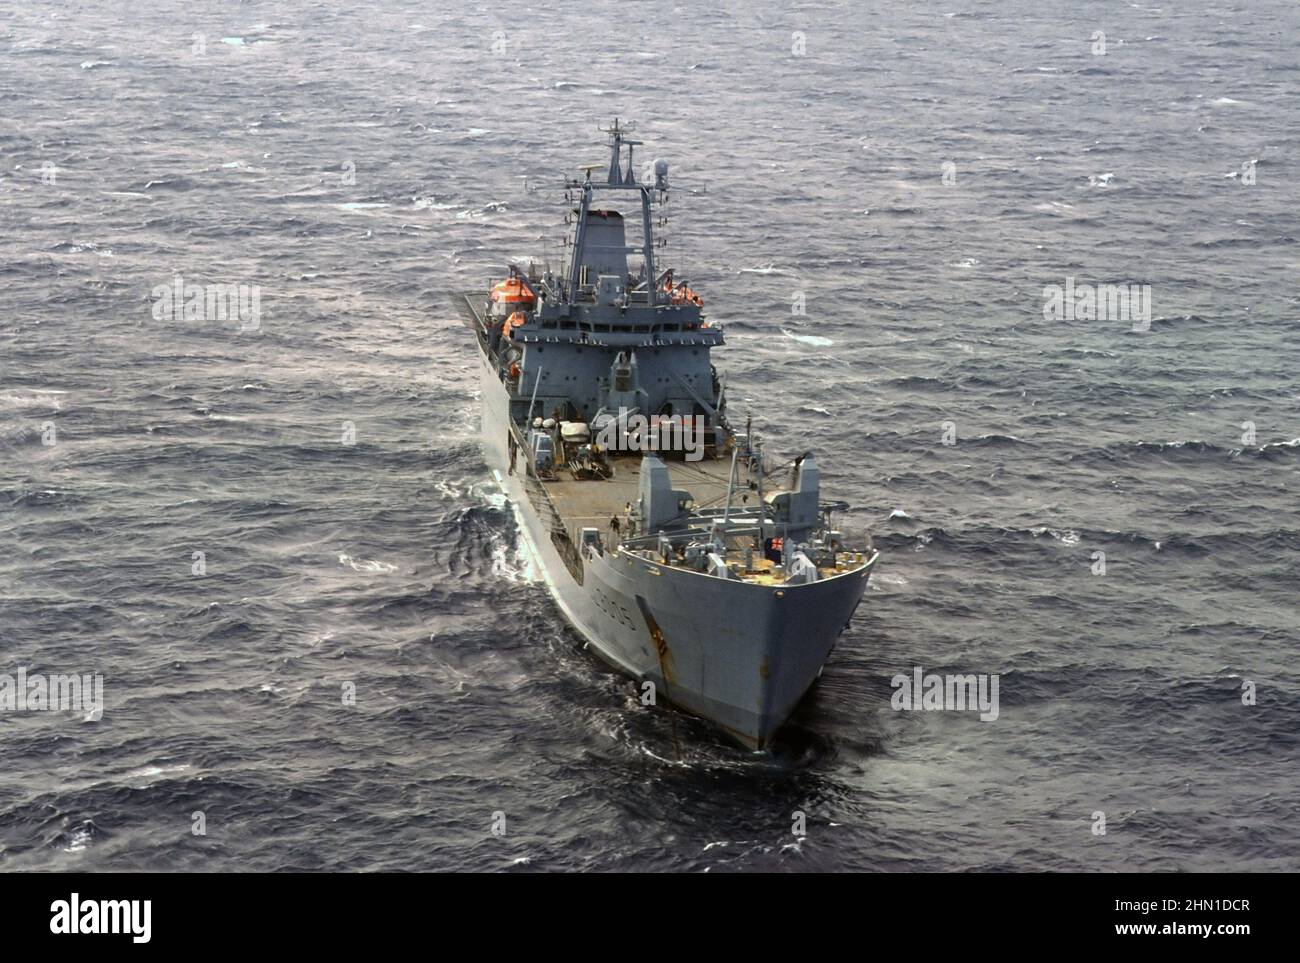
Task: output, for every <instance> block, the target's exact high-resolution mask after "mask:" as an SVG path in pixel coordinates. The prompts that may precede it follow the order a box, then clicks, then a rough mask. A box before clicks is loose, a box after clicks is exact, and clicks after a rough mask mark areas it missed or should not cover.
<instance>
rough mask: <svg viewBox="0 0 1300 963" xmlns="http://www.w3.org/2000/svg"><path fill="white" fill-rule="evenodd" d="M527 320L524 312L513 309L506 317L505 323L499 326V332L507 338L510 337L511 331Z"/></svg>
mask: <svg viewBox="0 0 1300 963" xmlns="http://www.w3.org/2000/svg"><path fill="white" fill-rule="evenodd" d="M527 321H528V316H527V315H526V314H524V312H522V311H515V312H513V313H511V315H510V317H508V318H506V323H505V324H503V325H502V326H501V333H502V334H504V335H505V336H506V337H507V338H509V337H511V332H513V331H514V329H515V328H517V327H519V326H520V325H521V324H524V323H525V322H527Z"/></svg>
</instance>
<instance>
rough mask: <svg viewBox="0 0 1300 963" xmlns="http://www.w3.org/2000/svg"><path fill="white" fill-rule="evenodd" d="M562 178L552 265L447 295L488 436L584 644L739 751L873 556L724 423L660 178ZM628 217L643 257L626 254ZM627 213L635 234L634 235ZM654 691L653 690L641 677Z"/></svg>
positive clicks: (613, 163) (856, 596) (805, 470)
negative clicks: (670, 245)
mask: <svg viewBox="0 0 1300 963" xmlns="http://www.w3.org/2000/svg"><path fill="white" fill-rule="evenodd" d="M603 130H604V132H605V133H607V134H608V138H609V151H610V160H609V169H608V173H607V175H606V176H605V177H604V178H603V179H600V178H597V179H593V177H592V173H593V170H601V169H603V168H604V165H603V164H600V165H594V166H591V167H587V168H584V170H585V177H583V178H582V179H574V180H570V181H569V182H568V183H567V184H566V185H565V189H566V194H567V200H568V201H569V202H570V204H571V205H573V206H572V207H571V208H570V212H569V216H568V218H567V220H568V221H569V223H570V224H571V225H572V227H571V230H570V232H569V233H568V237H567V238H566V248H567V254H566V257H565V260H566V261H567V263H566V264H565V265H564V266H563V269H562V273H553V272H552V270H551V269H550V267H549V266H548V265H546V264H538V263H536V262H534V263H530V264H527V265H522V266H521V265H514V264H512V265H509V267H508V270H509V273H508V275H507V276H506V277H504V278H499V279H495V280H494V283H493V282H490V284H489V289H488V292H487V294H486V296H485V295H484V294H481V293H471V294H464V295H461V296H460V297H458V299H457V301H458V308H459V310H460V312H461V314H462V315H463V318H464V320H465V323H466V324H467V325H468V326H469V327H470V328H471V329H472V330H473V331H474V334H475V336H476V339H477V343H478V357H479V362H480V365H481V368H482V403H483V444H484V447H485V449H486V455H487V460H488V464H489V467H490V468H491V470H492V474H493V476H494V477H495V479H496V481H497V482H499V483H500V485H501V487H502V488H503V490H504V491H505V494H506V496H507V498H508V499H509V501H510V503H511V505H512V506H513V508H514V511H515V514H516V516H517V519H518V522H519V528H520V531H521V533H522V537H523V541H524V542H525V544H526V546H527V550H528V552H529V553H530V554H531V556H532V562H533V567H534V568H535V570H536V572H537V573H538V574H539V575H540V577H541V579H542V580H543V581H544V582H545V584H546V586H547V587H548V588H549V590H550V592H551V594H552V595H553V596H554V598H555V601H556V603H557V605H558V606H559V609H560V611H561V612H562V613H563V614H564V616H565V617H566V618H567V619H568V621H569V622H570V623H571V624H572V625H573V627H574V628H575V629H576V630H577V631H578V632H579V633H580V634H581V635H582V636H583V637H584V638H585V639H586V641H587V643H588V644H589V646H590V648H592V649H594V650H595V651H596V652H597V653H598V654H599V655H600V656H601V657H603V658H604V659H605V660H606V661H607V662H609V663H610V664H611V665H613V666H615V667H616V668H618V669H620V670H622V671H623V672H625V673H627V674H628V675H630V676H632V677H634V678H636V679H637V680H639V681H640V683H641V693H642V696H643V701H647V702H648V701H649V699H648V698H646V697H647V696H651V695H653V697H654V704H662V703H663V702H665V701H666V702H669V703H671V704H673V705H675V706H677V707H679V708H680V709H683V710H686V711H688V712H690V713H693V714H694V715H697V716H700V717H702V718H704V719H707V720H709V721H711V722H713V723H714V724H716V725H717V726H719V727H721V729H722V730H723V731H725V732H726V733H728V734H729V735H730V736H732V737H733V738H734V739H736V740H738V741H739V742H740V743H741V744H742V745H744V746H747V747H749V748H751V749H762V748H763V747H765V746H766V745H767V744H768V743H769V740H770V739H771V737H772V734H773V733H774V731H775V730H777V729H778V728H779V727H780V726H781V724H782V723H784V722H785V720H786V719H787V718H788V717H789V715H790V713H791V712H792V711H793V710H794V708H795V706H796V705H797V704H798V702H799V700H800V699H801V698H802V697H803V695H804V694H805V692H807V690H808V688H809V686H810V685H812V683H813V681H814V680H815V679H816V678H817V677H818V676H819V675H820V674H821V670H822V666H823V665H824V663H825V661H826V658H827V656H828V655H829V654H830V651H831V649H832V647H833V646H834V644H835V641H836V639H837V637H838V636H839V634H840V633H841V632H842V631H843V630H844V629H845V628H846V627H847V626H848V624H849V620H850V619H851V618H852V616H853V613H854V611H855V610H856V608H857V606H858V603H859V602H860V601H861V599H862V595H863V592H864V591H865V590H866V587H867V579H868V577H869V575H870V574H871V570H872V567H873V566H874V565H875V562H876V558H877V553H876V552H875V551H873V549H872V547H871V545H870V542H869V540H868V542H867V543H866V544H865V545H861V546H859V547H857V548H853V547H850V546H849V545H847V544H845V542H844V540H843V539H842V537H841V533H840V532H838V531H836V530H835V529H834V528H833V527H832V525H831V512H832V511H833V510H839V509H841V508H843V507H844V506H843V505H842V504H840V505H833V504H828V503H825V502H823V501H822V500H821V486H820V480H819V473H818V469H817V464H816V460H815V459H814V457H813V456H812V455H811V454H804V455H802V456H800V457H799V458H796V459H794V461H793V462H786V463H783V464H771V463H769V461H768V460H766V459H765V458H764V455H763V448H762V445H761V443H760V441H759V439H758V438H757V436H756V435H755V434H754V433H753V432H752V431H751V430H750V429H749V427H748V425H747V426H746V428H745V430H744V431H743V432H742V431H738V430H737V429H736V426H733V424H732V423H731V422H730V421H729V420H728V417H727V405H726V393H725V385H724V381H723V379H722V378H721V377H720V376H719V375H718V373H717V370H716V369H715V368H714V366H713V365H712V364H711V362H710V351H711V349H713V348H715V347H718V346H720V345H722V344H723V330H722V327H721V326H720V325H719V324H717V323H711V322H710V321H709V320H707V317H706V315H705V313H704V310H703V303H704V302H703V298H702V297H701V296H700V295H699V294H697V293H696V292H695V291H694V290H692V289H691V287H690V286H689V285H688V284H687V283H686V279H685V278H683V277H681V276H679V275H674V272H673V271H672V270H664V271H662V272H659V271H658V269H657V267H656V254H657V252H658V251H659V250H660V248H659V247H657V245H656V239H655V227H656V222H659V223H662V220H661V218H662V213H661V212H662V210H663V205H665V204H666V202H667V200H668V165H667V164H666V163H665V162H663V161H655V162H654V164H653V166H652V167H650V168H648V169H647V170H646V172H645V175H644V176H645V178H646V179H647V180H648V179H649V178H650V177H651V172H652V176H653V180H652V182H649V183H642V182H639V181H638V180H637V177H636V174H635V168H634V166H633V158H632V152H633V150H634V148H635V147H636V146H638V145H639V144H640V143H641V142H640V141H636V140H632V139H631V138H630V136H629V134H630V129H629V127H628V126H627V125H624V126H622V127H620V126H619V125H618V122H617V121H615V122H614V125H613V126H612V127H610V128H605V129H603ZM629 219H630V220H632V222H633V223H632V227H633V232H634V234H639V235H640V236H639V238H636V240H638V241H639V243H636V244H629V243H628V238H627V231H626V230H625V224H626V223H627V221H628V220H629ZM638 221H639V224H638V223H637V222H638ZM646 682H650V683H653V688H651V687H649V686H646V685H645V683H646Z"/></svg>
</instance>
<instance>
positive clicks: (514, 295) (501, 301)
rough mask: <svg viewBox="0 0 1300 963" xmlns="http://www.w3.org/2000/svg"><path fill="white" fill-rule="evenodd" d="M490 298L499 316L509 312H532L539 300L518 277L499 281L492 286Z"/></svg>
mask: <svg viewBox="0 0 1300 963" xmlns="http://www.w3.org/2000/svg"><path fill="white" fill-rule="evenodd" d="M490 297H491V301H492V307H493V310H494V311H495V312H496V313H497V314H498V315H504V314H506V313H507V312H509V311H520V310H523V311H531V310H532V309H533V306H534V305H535V304H536V303H537V298H536V297H534V296H533V293H532V292H531V291H529V290H528V288H526V287H524V282H523V280H522V279H520V278H517V277H512V278H506V280H504V281H498V282H497V283H496V284H494V285H493V286H492V294H491V295H490Z"/></svg>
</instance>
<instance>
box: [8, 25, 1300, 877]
mask: <svg viewBox="0 0 1300 963" xmlns="http://www.w3.org/2000/svg"><path fill="white" fill-rule="evenodd" d="M1099 32H1100V33H1101V34H1104V37H1102V36H1099V35H1098V33H1099ZM1297 36H1300V9H1298V8H1297V7H1296V5H1295V4H1294V3H1291V2H1283V0H1257V2H1246V0H1227V2H1219V3H1216V2H1194V3H1180V4H1177V5H1176V6H1175V5H1171V4H1157V3H1155V2H1149V3H1107V4H1104V5H1103V4H1097V5H1094V7H1093V8H1092V9H1089V10H1088V11H1086V12H1084V11H1081V10H1080V9H1079V7H1078V5H1077V4H1070V3H1063V2H1045V3H1044V2H1033V3H1030V2H1026V0H1011V2H1006V3H977V2H974V0H953V2H946V3H940V4H935V5H925V7H924V8H921V7H920V6H919V5H911V4H899V3H890V4H886V3H862V4H814V3H795V4H784V3H781V4H778V3H773V2H771V0H755V2H749V0H746V2H739V0H737V2H730V3H720V4H715V5H709V9H707V10H705V9H698V8H697V7H696V6H695V5H687V4H682V5H673V4H669V3H655V2H645V3H628V2H613V0H591V2H589V3H585V4H583V5H582V6H581V16H579V15H578V12H577V9H576V8H575V9H574V10H573V11H570V12H564V11H558V10H556V9H555V8H554V7H552V6H547V5H542V6H535V7H531V8H529V7H522V8H521V7H515V6H509V5H490V4H475V5H463V6H462V5H454V6H453V7H452V8H451V9H444V7H443V5H430V4H422V3H415V2H413V0H394V2H384V3H379V2H375V0H371V2H362V3H355V4H346V5H344V4H327V3H285V2H279V3H269V2H268V3H262V2H245V3H240V4H224V3H216V2H213V0H201V2H186V3H180V2H176V0H161V2H158V3H153V4H147V5H143V6H139V5H137V6H136V7H131V8H124V7H123V6H122V5H121V4H119V3H111V2H106V0H104V2H60V3H54V4H41V5H36V4H20V5H15V6H13V9H11V10H9V11H8V12H7V14H6V17H5V23H4V25H3V26H0V96H2V97H3V100H4V102H5V104H6V110H5V116H4V117H3V118H2V119H0V228H2V229H0V673H11V674H12V673H15V672H16V671H17V670H18V669H19V668H26V669H27V670H28V671H29V672H45V673H55V672H78V673H98V674H101V675H102V676H103V679H104V692H105V710H104V713H103V718H102V719H100V720H99V721H88V720H86V719H84V718H83V717H82V715H81V714H79V713H50V712H4V713H2V714H0V758H2V759H3V765H2V766H0V869H3V870H33V869H57V870H109V869H118V870H123V869H129V870H137V869H162V870H223V871H233V870H361V871H368V870H435V869H472V870H489V871H495V870H511V869H516V870H520V869H522V870H673V871H688V872H700V871H735V870H783V871H809V870H814V871H815V870H929V871H948V870H957V871H960V870H1089V871H1114V870H1155V869H1159V870H1219V869H1223V870H1261V871H1262V870H1290V871H1295V870H1300V793H1298V791H1297V790H1298V789H1300V786H1298V781H1300V775H1298V774H1300V751H1298V749H1297V732H1298V731H1300V669H1297V655H1298V654H1300V653H1298V650H1300V645H1298V643H1297V638H1298V635H1300V629H1298V623H1300V618H1298V608H1300V606H1298V604H1297V603H1298V599H1300V592H1298V588H1300V571H1298V563H1297V558H1298V550H1300V507H1298V506H1297V491H1300V478H1298V477H1297V468H1298V466H1300V461H1298V459H1300V383H1298V382H1297V377H1296V372H1297V368H1298V362H1300V348H1298V347H1297V341H1298V335H1300V303H1298V299H1297V278H1298V277H1300V246H1298V245H1297V236H1300V225H1298V224H1297V215H1298V212H1300V188H1298V186H1297V185H1298V184H1300V166H1298V162H1297V154H1298V152H1300V125H1298V124H1297V122H1296V121H1297V99H1296V90H1297V85H1298V84H1300V62H1298V57H1297V47H1296V39H1297ZM614 117H619V118H621V119H623V120H635V121H637V122H638V125H639V126H638V127H637V133H638V136H639V137H640V138H641V139H642V140H644V141H645V146H643V147H642V148H640V151H641V153H639V154H638V157H639V158H641V159H642V160H649V159H651V158H654V157H663V158H665V159H667V160H669V162H670V164H671V165H672V167H671V173H670V179H671V180H672V182H673V185H674V190H673V200H672V202H671V206H672V210H673V217H672V221H671V227H670V230H669V232H668V236H669V241H670V248H669V251H670V263H672V264H674V265H676V266H677V267H678V268H679V270H682V271H685V272H687V273H688V274H689V275H690V277H691V278H692V286H693V287H695V288H696V289H697V290H699V291H701V292H702V293H703V295H704V297H705V299H706V305H707V310H708V313H709V315H710V317H712V318H713V319H714V320H715V321H718V322H721V323H723V324H724V325H725V326H726V331H727V337H728V346H727V347H726V348H725V349H722V350H720V351H718V352H717V353H716V355H715V361H716V363H717V364H718V365H719V368H720V369H722V370H725V371H726V373H727V376H728V379H729V384H730V391H731V411H732V413H733V416H736V415H740V416H743V415H745V414H746V413H748V414H750V415H752V417H753V419H754V424H755V427H756V429H757V430H759V431H760V432H761V433H762V434H763V435H764V437H765V438H766V439H767V444H768V447H769V450H771V451H775V452H779V453H784V454H786V455H793V454H796V453H798V452H799V451H802V450H804V449H805V448H809V447H812V448H813V449H814V450H815V451H817V452H818V454H819V456H820V463H821V466H822V469H823V484H824V486H825V488H826V489H827V494H828V495H829V496H830V497H832V498H838V499H843V500H845V501H848V502H850V503H851V505H852V506H853V507H852V508H851V510H849V511H848V512H847V513H845V515H844V516H843V519H842V525H843V527H844V528H845V529H846V531H848V532H849V533H851V534H853V535H861V534H863V533H865V532H867V531H870V532H872V533H873V534H874V536H875V539H876V544H877V547H878V548H880V549H881V551H882V559H881V561H880V563H879V565H878V567H877V569H876V574H875V575H874V576H873V578H872V581H871V588H870V591H869V593H868V595H867V598H866V600H865V602H864V604H863V605H862V606H861V607H860V608H859V611H858V614H857V616H856V617H855V619H854V621H853V623H852V626H851V627H850V629H849V630H848V631H847V632H846V633H845V634H844V636H843V637H842V639H841V641H840V643H839V645H838V647H837V648H836V650H835V652H834V653H833V655H832V657H831V659H830V662H829V663H828V665H827V667H826V670H825V674H824V675H823V677H822V679H821V680H820V682H819V683H818V684H817V686H816V687H815V688H814V689H813V691H812V692H811V693H810V695H809V697H808V698H807V699H806V700H805V702H804V704H803V705H802V706H801V707H800V709H799V710H798V712H797V713H796V715H795V718H794V719H793V720H792V722H791V724H790V725H789V726H788V727H787V729H786V730H785V732H784V733H783V734H782V737H781V739H780V740H779V743H778V745H777V746H776V747H775V749H774V750H773V751H772V752H770V753H764V754H752V753H746V752H742V751H740V750H738V749H736V748H734V747H732V746H731V745H729V744H728V743H726V742H724V741H723V740H721V739H720V738H719V737H718V736H716V735H715V734H714V733H713V732H712V731H711V730H710V729H709V728H708V727H707V726H705V725H703V724H701V723H699V722H697V721H694V720H692V719H690V718H687V717H684V716H680V715H675V714H672V713H665V712H662V711H648V710H643V709H642V708H641V706H640V703H639V702H638V700H637V691H636V689H635V686H634V683H632V682H631V681H629V680H626V679H624V678H622V677H620V676H618V675H616V674H613V673H611V672H610V671H608V670H607V669H605V668H604V667H603V666H602V665H601V664H600V663H599V662H597V661H596V660H595V659H594V658H593V657H591V655H590V654H588V653H586V652H584V651H582V648H581V643H580V640H579V639H578V638H577V636H576V635H575V633H574V632H573V631H572V630H571V629H569V628H568V627H567V626H566V625H565V624H564V622H563V621H562V619H561V617H560V616H559V613H558V612H557V610H556V609H555V607H554V606H553V605H552V604H551V603H550V601H549V598H548V596H547V594H546V592H545V589H544V588H543V587H541V586H540V585H539V584H538V583H537V582H536V581H534V580H532V579H531V578H530V574H531V573H529V571H528V570H527V566H526V564H525V562H524V560H523V557H522V555H521V544H520V542H519V539H518V536H517V533H516V529H515V525H514V522H513V519H512V516H511V513H510V511H509V507H508V506H507V505H506V504H505V503H504V501H503V498H502V495H501V493H500V492H499V490H496V489H495V487H494V486H493V484H491V482H490V480H489V476H488V473H487V470H486V468H485V465H484V462H483V459H482V456H481V454H480V451H479V446H478V435H477V424H478V400H479V399H478V397H477V386H476V369H475V362H474V358H473V348H472V343H471V339H470V338H469V337H468V335H467V334H466V332H465V331H464V329H463V328H462V327H461V326H460V325H459V323H458V322H457V320H456V317H455V314H454V312H453V310H452V308H451V305H450V295H451V293H452V292H455V291H458V290H463V289H473V288H478V287H482V286H483V284H484V279H485V278H486V277H487V276H489V275H491V274H499V273H500V272H501V271H502V270H503V266H504V264H505V263H506V262H508V261H510V260H514V259H517V258H521V257H527V256H529V255H530V254H531V255H538V256H548V255H549V256H551V257H554V256H555V253H556V252H557V251H558V249H559V239H560V238H561V236H562V234H563V230H564V226H563V224H562V218H563V210H564V205H563V200H562V196H561V191H560V184H561V181H562V178H563V176H564V175H565V174H566V173H569V174H571V173H573V172H574V171H576V169H577V167H578V166H579V165H581V164H586V163H596V162H600V161H601V160H602V159H604V157H605V156H606V154H605V151H604V149H603V147H602V146H601V145H602V143H603V137H602V135H601V134H600V133H599V132H598V131H597V129H596V128H597V125H598V124H602V123H608V122H609V121H610V120H611V119H613V118H614ZM178 276H179V277H180V278H182V279H183V283H190V284H200V285H218V284H220V285H250V286H253V285H255V286H256V290H257V293H258V298H259V307H258V324H257V326H256V329H255V330H253V329H251V328H252V326H251V325H249V324H244V325H241V324H239V323H238V322H235V321H231V320H225V321H222V320H219V319H216V320H206V321H204V320H190V321H186V320H184V319H183V318H170V317H166V316H165V315H164V316H161V317H160V316H159V313H160V312H159V309H158V308H157V304H158V300H159V299H158V296H157V291H156V289H158V288H159V287H160V286H166V285H170V284H173V283H174V279H175V278H177V277H178ZM1067 284H1072V285H1106V284H1116V285H1120V284H1122V285H1146V286H1149V293H1150V305H1151V310H1150V321H1149V324H1136V325H1135V324H1132V323H1130V321H1127V320H1123V319H1115V318H1113V317H1112V318H1107V319H1089V318H1087V317H1074V318H1064V317H1054V318H1051V319H1049V318H1046V317H1045V316H1044V305H1045V303H1046V302H1047V300H1048V296H1049V295H1048V294H1047V293H1045V292H1046V291H1047V290H1050V288H1051V287H1052V286H1054V285H1056V286H1062V287H1064V286H1065V285H1067ZM249 290H251V288H250V289H249ZM800 300H802V302H803V304H804V307H805V310H804V311H803V313H799V312H798V311H797V306H798V302H799V301H800ZM241 328H245V329H246V330H241ZM1135 328H1137V329H1138V330H1135ZM945 441H949V442H954V443H952V444H946V443H945ZM196 553H201V554H196ZM1096 553H1104V563H1105V565H1104V574H1099V573H1100V572H1101V564H1100V563H1101V561H1102V560H1103V559H1102V557H1101V556H1098V555H1097V554H1096ZM196 571H201V572H202V573H203V574H196ZM916 667H921V668H922V669H923V670H924V671H925V672H934V673H963V674H964V673H980V674H991V675H997V676H998V677H999V680H1000V690H999V691H1000V712H999V715H998V718H997V719H996V720H995V721H989V722H985V721H981V720H980V719H979V718H978V716H977V715H976V714H973V713H970V712H904V711H895V710H894V709H893V708H892V707H891V696H892V695H893V694H894V691H895V690H894V688H893V687H892V686H891V679H892V678H893V677H894V676H895V675H896V674H899V673H902V674H910V673H911V672H912V671H913V669H914V668H916ZM344 692H352V693H354V694H355V704H354V705H344V699H343V697H342V693H344ZM1251 693H1253V698H1245V700H1244V702H1245V703H1253V704H1244V702H1243V696H1249V695H1250V694H1251ZM497 813H500V814H504V819H505V827H506V831H505V834H504V835H493V833H492V832H491V828H492V824H493V819H494V814H497ZM795 813H803V814H804V818H805V820H806V826H807V832H806V835H803V836H796V835H795V834H794V833H793V832H792V827H793V822H794V819H795V816H794V814H795ZM1099 813H1100V814H1104V819H1105V833H1104V835H1100V834H1098V833H1097V832H1096V829H1097V828H1098V827H1099V826H1100V821H1099V819H1098V816H1097V814H1099ZM195 814H202V815H201V822H202V829H203V830H204V833H203V834H198V835H196V833H195V831H194V830H195V827H196V825H198V823H199V821H200V817H197V816H196V815H195Z"/></svg>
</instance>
